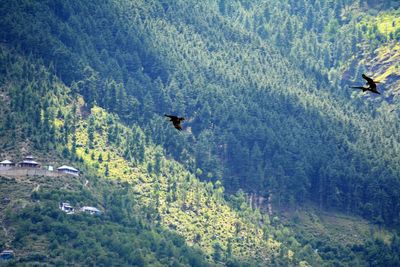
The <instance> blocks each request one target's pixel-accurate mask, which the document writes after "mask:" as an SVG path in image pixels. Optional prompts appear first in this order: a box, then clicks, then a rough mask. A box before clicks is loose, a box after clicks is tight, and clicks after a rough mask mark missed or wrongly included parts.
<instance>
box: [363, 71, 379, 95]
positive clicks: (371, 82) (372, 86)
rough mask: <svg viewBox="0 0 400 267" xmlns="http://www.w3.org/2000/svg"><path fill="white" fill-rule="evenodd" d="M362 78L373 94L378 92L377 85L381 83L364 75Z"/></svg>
mask: <svg viewBox="0 0 400 267" xmlns="http://www.w3.org/2000/svg"><path fill="white" fill-rule="evenodd" d="M362 77H363V78H364V79H365V80H366V81H367V84H368V86H369V88H370V89H371V91H372V92H374V91H375V92H378V90H377V89H376V84H377V83H379V82H377V81H374V80H373V79H372V78H370V77H368V76H367V75H365V74H363V75H362Z"/></svg>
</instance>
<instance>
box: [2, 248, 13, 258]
mask: <svg viewBox="0 0 400 267" xmlns="http://www.w3.org/2000/svg"><path fill="white" fill-rule="evenodd" d="M12 258H14V251H12V250H3V251H2V252H1V253H0V259H1V260H11V259H12Z"/></svg>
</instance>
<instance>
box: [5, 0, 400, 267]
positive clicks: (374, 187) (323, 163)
mask: <svg viewBox="0 0 400 267" xmlns="http://www.w3.org/2000/svg"><path fill="white" fill-rule="evenodd" d="M398 8H399V3H398V1H354V0H342V1H325V0H301V1H292V0H285V1H275V0H256V1H243V0H233V1H228V0H219V1H217V0H207V1H201V2H199V1H194V0H186V1H184V0H177V1H168V0H159V1H130V0H115V1H85V2H82V1H58V0H54V1H29V0H24V1H23V0H18V1H2V2H1V3H0V48H1V51H2V54H1V70H0V71H1V98H0V101H1V103H2V105H1V107H0V114H1V115H2V116H1V123H0V129H1V132H0V135H1V136H0V141H1V142H0V144H1V152H2V155H3V156H6V155H14V156H21V155H22V154H23V153H24V152H27V151H28V150H29V149H30V150H34V151H38V152H39V151H40V153H42V154H43V155H46V154H49V153H55V154H56V155H57V157H64V158H68V159H69V160H70V161H71V162H76V163H78V164H81V165H82V167H83V168H88V171H89V172H90V173H91V174H92V175H93V176H96V177H99V178H101V179H112V180H117V181H126V182H127V183H128V184H129V188H130V189H129V190H131V192H130V194H132V195H134V196H136V197H135V201H138V202H139V203H141V204H139V205H138V207H137V208H138V209H140V210H142V209H145V210H147V211H148V210H150V211H151V212H150V211H148V213H149V214H150V215H144V216H145V217H146V216H147V217H152V216H154V218H153V217H152V218H150V219H149V222H148V223H149V224H153V223H154V224H157V225H156V226H154V227H156V228H154V231H158V229H159V228H157V227H160V225H161V226H162V227H165V228H168V229H170V230H173V231H176V232H177V233H178V234H180V235H182V236H183V237H184V238H185V239H186V241H187V244H189V245H191V246H195V247H198V248H199V249H202V250H203V252H202V253H204V255H208V256H204V255H203V254H201V253H200V252H199V253H200V254H199V255H197V254H196V257H197V256H198V257H199V260H200V258H202V257H203V258H202V260H203V259H204V258H206V257H208V261H209V262H213V263H216V264H219V263H223V262H224V263H226V262H231V263H232V264H241V263H240V262H242V263H243V262H247V263H248V264H261V263H264V264H265V263H270V264H272V263H275V264H277V265H279V264H294V265H296V264H300V263H301V262H302V264H307V262H308V264H311V265H319V264H323V263H325V264H327V265H329V264H335V263H334V262H335V260H337V261H339V260H340V261H342V262H345V263H346V264H354V263H355V262H358V264H361V265H362V264H363V263H366V262H367V261H368V262H369V263H370V264H372V265H374V263H373V262H372V261H373V260H374V257H375V258H376V257H378V256H376V255H379V253H383V254H385V255H388V256H387V258H385V260H387V261H386V262H385V261H382V262H379V263H378V262H376V264H378V265H384V264H392V265H393V264H396V262H397V263H398V258H396V257H394V256H393V255H396V251H398V248H397V247H396V246H397V245H396V244H397V242H398V241H396V240H397V239H396V238H395V237H396V235H394V237H393V238H389V241H388V240H386V243H383V244H381V243H379V244H376V243H374V242H375V241H373V240H371V243H370V244H369V245H368V246H366V247H363V246H364V245H360V247H354V246H353V247H351V246H352V245H348V246H346V247H339V246H340V245H339V244H336V245H332V246H335V249H336V250H337V251H341V252H340V253H339V252H338V253H337V254H336V255H335V256H332V255H331V254H330V253H331V251H332V250H331V248H327V249H326V250H325V251H322V252H318V251H314V250H313V249H315V248H316V247H318V244H319V245H320V244H321V242H320V241H318V240H317V241H316V239H315V237H307V235H306V234H304V233H301V234H298V235H297V236H296V237H293V235H294V232H291V230H289V228H286V227H284V226H283V225H282V223H281V222H280V221H279V219H278V217H279V216H278V217H274V218H276V219H272V218H271V221H270V218H269V216H268V215H267V214H261V213H260V211H259V210H255V211H254V210H252V209H251V207H249V206H248V205H247V204H246V202H247V201H246V196H247V195H252V196H255V197H254V199H255V200H254V201H256V202H257V203H259V205H261V208H262V209H264V210H265V209H266V207H267V204H269V205H270V207H272V212H273V213H274V215H279V212H280V211H281V210H283V209H286V208H288V209H294V210H296V209H298V208H301V207H303V206H307V205H308V204H310V203H311V205H315V206H317V207H318V208H320V209H321V210H335V211H340V212H344V213H348V214H353V215H359V216H362V217H364V218H365V219H367V220H369V221H370V222H372V223H375V224H378V225H379V226H387V227H392V228H395V229H398V226H399V223H400V204H399V203H400V180H399V177H400V153H399V152H400V137H399V134H398V131H399V129H400V123H399V115H400V112H399V105H400V103H399V100H400V98H399V95H398V94H399V93H400V88H399V86H400V83H399V78H400V70H399V59H400V58H399V53H400V48H399V41H400V21H399V19H398V18H399V17H400V13H399V10H398ZM362 73H366V74H368V75H369V76H373V77H374V78H376V79H377V80H379V81H381V83H380V84H379V85H378V88H379V90H380V91H381V92H382V95H379V96H375V95H369V94H363V93H362V92H358V91H355V90H352V89H350V88H349V87H350V86H354V85H362V84H364V83H365V81H364V80H363V79H362V77H361V74H362ZM164 113H172V114H178V115H181V116H184V117H186V120H185V122H184V124H183V126H184V128H185V131H183V132H178V131H176V130H175V129H173V128H172V127H171V125H170V124H169V123H168V122H167V120H166V119H165V117H163V114H164ZM237 192H238V193H237ZM46 199H47V198H46ZM247 199H248V197H247ZM252 200H253V198H252ZM117 206H118V205H117ZM112 213H114V212H112ZM116 213H118V212H117V211H116ZM144 213H145V214H146V212H144ZM300 217H301V216H300ZM122 219H123V217H120V220H122ZM116 220H117V223H118V222H119V221H118V220H119V219H116ZM135 227H136V226H135ZM151 227H153V226H151ZM300 228H301V227H300ZM152 229H153V228H152ZM296 231H297V230H296ZM166 235H167V234H166ZM309 242H311V243H313V245H312V247H311V246H310V247H307V246H306V245H307V244H308V243H309ZM314 242H316V243H314ZM318 242H319V243H318ZM324 242H325V241H324ZM324 242H322V243H323V244H324V246H325V245H327V246H329V245H328V243H329V242H328V243H324ZM338 243H339V242H338ZM353 245H354V244H353ZM336 246H337V247H336ZM385 246H387V247H385ZM367 247H369V248H374V249H375V247H377V248H379V249H382V250H380V252H379V253H378V252H376V251H375V250H373V249H371V250H368V249H367ZM379 249H378V250H379ZM350 250H351V253H352V255H350V256H348V257H347V258H345V257H344V256H343V255H345V254H347V255H348V254H349V253H350ZM375 252H376V254H374V253H375ZM180 253H181V252H179V251H176V253H174V254H173V255H172V258H170V260H171V261H172V260H173V259H177V258H179V257H180V256H179V255H181V254H180ZM182 253H184V252H182ZM193 253H197V252H193ZM341 253H342V254H341ZM374 255H375V256H374ZM156 258H157V257H156ZM371 259H372V260H371ZM150 262H151V260H150V259H147V261H146V263H148V264H150ZM181 263H182V264H191V263H188V262H181ZM160 264H166V263H165V262H163V263H160ZM139 265H140V264H139Z"/></svg>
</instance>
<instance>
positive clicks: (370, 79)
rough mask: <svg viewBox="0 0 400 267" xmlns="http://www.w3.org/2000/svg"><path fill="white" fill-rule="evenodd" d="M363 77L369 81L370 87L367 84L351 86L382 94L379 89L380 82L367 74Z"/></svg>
mask: <svg viewBox="0 0 400 267" xmlns="http://www.w3.org/2000/svg"><path fill="white" fill-rule="evenodd" d="M362 77H363V78H364V79H365V80H366V81H367V83H366V84H367V85H368V87H365V86H351V88H355V89H361V90H362V91H363V92H366V91H370V92H372V93H375V94H378V95H380V94H381V93H380V92H379V91H378V90H377V88H376V84H377V83H379V82H377V81H374V80H373V79H372V78H370V77H368V76H367V75H365V74H362Z"/></svg>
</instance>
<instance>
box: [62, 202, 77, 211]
mask: <svg viewBox="0 0 400 267" xmlns="http://www.w3.org/2000/svg"><path fill="white" fill-rule="evenodd" d="M59 209H60V210H62V211H63V212H65V213H66V214H74V213H75V209H74V207H73V206H72V205H71V204H69V203H68V202H61V203H60V205H59Z"/></svg>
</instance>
